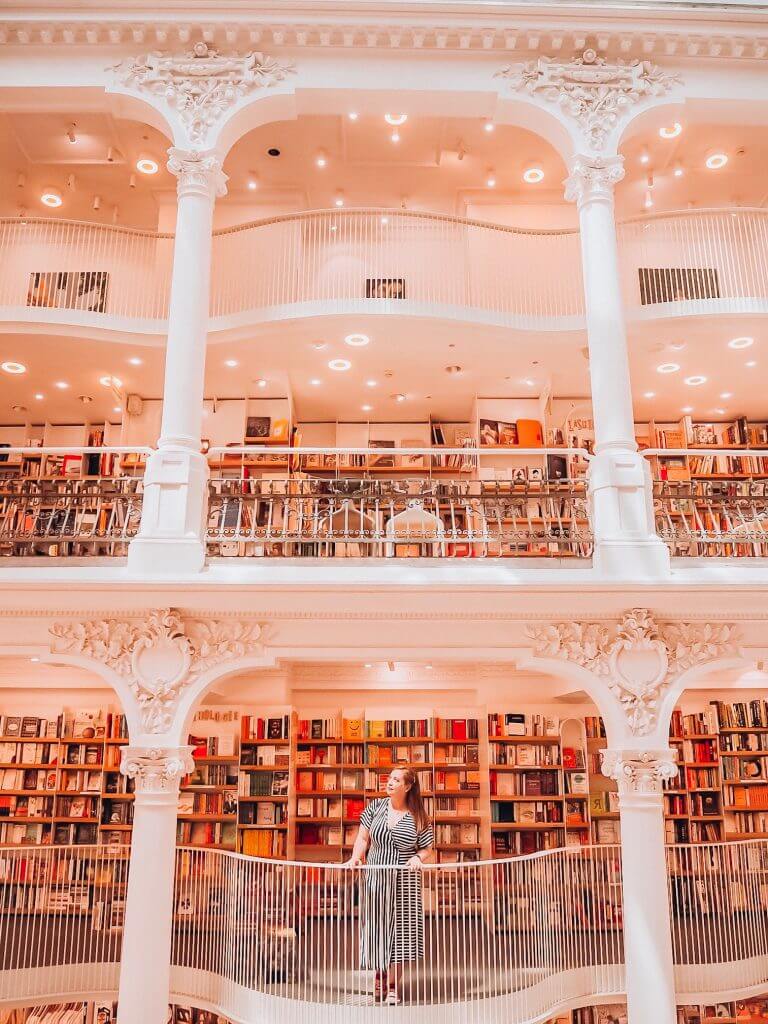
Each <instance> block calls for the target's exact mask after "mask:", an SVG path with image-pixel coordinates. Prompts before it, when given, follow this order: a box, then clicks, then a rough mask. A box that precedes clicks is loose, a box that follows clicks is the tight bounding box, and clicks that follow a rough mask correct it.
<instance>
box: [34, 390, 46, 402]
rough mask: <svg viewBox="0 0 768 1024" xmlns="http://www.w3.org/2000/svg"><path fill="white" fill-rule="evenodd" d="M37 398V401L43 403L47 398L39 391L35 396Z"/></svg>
mask: <svg viewBox="0 0 768 1024" xmlns="http://www.w3.org/2000/svg"><path fill="white" fill-rule="evenodd" d="M35 398H36V399H37V401H38V402H42V400H43V399H44V398H45V395H43V394H41V392H39V391H38V392H37V394H36V395H35Z"/></svg>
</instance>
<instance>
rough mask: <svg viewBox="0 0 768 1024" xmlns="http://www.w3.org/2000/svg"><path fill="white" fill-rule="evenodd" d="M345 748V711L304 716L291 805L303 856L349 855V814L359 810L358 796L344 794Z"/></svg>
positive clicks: (336, 857)
mask: <svg viewBox="0 0 768 1024" xmlns="http://www.w3.org/2000/svg"><path fill="white" fill-rule="evenodd" d="M343 747H344V740H343V735H342V719H341V712H336V713H334V714H332V715H328V713H327V712H325V713H324V714H322V715H319V714H318V715H311V716H307V717H304V715H303V714H302V715H300V716H299V718H298V720H297V732H296V742H295V766H296V767H295V775H294V778H295V804H294V805H292V806H293V808H294V812H295V829H294V839H295V854H296V857H297V859H298V860H328V861H331V862H334V861H335V862H339V861H342V860H343V859H344V841H345V829H346V824H345V816H346V817H350V818H351V817H352V815H353V814H354V805H353V804H352V803H349V802H350V801H353V800H354V798H353V797H350V796H347V797H345V796H344V793H343V774H344V768H343V764H344V756H343ZM348 803H349V806H347V805H348ZM361 810H362V801H361ZM358 818H359V815H358Z"/></svg>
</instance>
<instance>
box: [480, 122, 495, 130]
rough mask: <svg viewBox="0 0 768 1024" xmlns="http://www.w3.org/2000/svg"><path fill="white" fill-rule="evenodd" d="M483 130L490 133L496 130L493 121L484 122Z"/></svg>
mask: <svg viewBox="0 0 768 1024" xmlns="http://www.w3.org/2000/svg"><path fill="white" fill-rule="evenodd" d="M483 128H485V130H486V131H487V132H492V131H495V130H496V125H495V124H494V123H493V121H486V122H485V124H484V125H483Z"/></svg>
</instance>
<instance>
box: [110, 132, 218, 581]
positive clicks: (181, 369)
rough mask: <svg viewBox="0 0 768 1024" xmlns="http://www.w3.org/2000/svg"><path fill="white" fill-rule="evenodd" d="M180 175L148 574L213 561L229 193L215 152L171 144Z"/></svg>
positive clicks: (151, 469)
mask: <svg viewBox="0 0 768 1024" xmlns="http://www.w3.org/2000/svg"><path fill="white" fill-rule="evenodd" d="M169 155H170V159H169V160H168V169H169V170H170V171H171V172H172V173H173V174H175V175H176V176H177V177H178V186H177V191H178V209H177V213H176V239H175V242H174V248H173V277H172V281H171V301H170V310H169V315H168V341H167V345H166V355H165V385H164V388H163V421H162V427H161V434H160V439H159V442H158V450H157V452H154V453H153V454H152V455H151V456H150V457H149V458H148V459H147V468H146V472H145V475H144V506H143V509H142V515H141V529H140V531H139V534H138V536H137V537H136V538H135V539H134V540H133V541H132V543H131V545H130V547H129V551H128V567H129V569H130V570H131V571H132V572H135V573H138V574H142V575H146V574H158V573H166V574H167V573H173V574H176V573H185V572H199V570H200V569H201V568H202V567H203V563H204V561H205V530H206V517H207V503H208V494H207V489H208V463H207V461H206V459H205V457H204V456H203V455H202V454H201V452H200V444H201V441H200V439H201V430H202V417H203V387H204V377H205V347H206V340H207V336H208V307H209V292H210V276H211V245H212V238H211V231H212V227H213V206H214V202H215V200H216V197H217V196H222V195H224V193H225V192H226V185H225V182H226V175H224V174H223V172H222V170H221V161H220V159H219V157H218V156H217V154H216V153H215V152H213V151H211V150H208V151H205V152H185V151H183V150H178V149H171V150H169Z"/></svg>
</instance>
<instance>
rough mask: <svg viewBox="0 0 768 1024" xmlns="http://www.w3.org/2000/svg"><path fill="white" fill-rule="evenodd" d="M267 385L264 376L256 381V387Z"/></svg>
mask: <svg viewBox="0 0 768 1024" xmlns="http://www.w3.org/2000/svg"><path fill="white" fill-rule="evenodd" d="M266 386H267V382H266V380H264V378H263V377H259V379H258V380H257V381H256V387H257V388H265V387H266Z"/></svg>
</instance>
